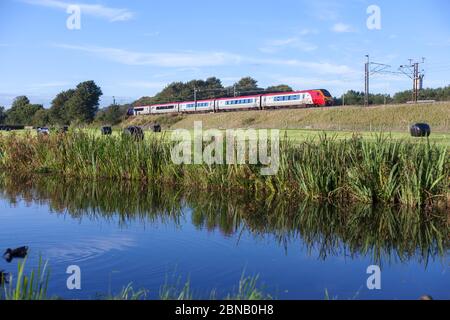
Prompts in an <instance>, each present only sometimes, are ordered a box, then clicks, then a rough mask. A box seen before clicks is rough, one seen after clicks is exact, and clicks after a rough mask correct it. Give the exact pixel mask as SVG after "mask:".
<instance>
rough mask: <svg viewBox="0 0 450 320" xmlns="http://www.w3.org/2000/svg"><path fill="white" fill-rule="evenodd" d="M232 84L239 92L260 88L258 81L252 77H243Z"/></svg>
mask: <svg viewBox="0 0 450 320" xmlns="http://www.w3.org/2000/svg"><path fill="white" fill-rule="evenodd" d="M234 86H235V87H236V90H238V91H240V92H242V91H258V90H261V89H260V88H258V81H256V80H255V79H253V78H252V77H244V78H242V79H241V80H239V81H238V82H236V83H235V84H234Z"/></svg>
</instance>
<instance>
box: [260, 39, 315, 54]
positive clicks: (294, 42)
mask: <svg viewBox="0 0 450 320" xmlns="http://www.w3.org/2000/svg"><path fill="white" fill-rule="evenodd" d="M286 48H294V49H298V50H300V51H305V52H309V51H314V50H316V49H317V48H318V47H317V46H316V45H315V44H312V43H309V42H307V41H304V40H302V39H300V38H299V37H291V38H286V39H276V40H270V41H267V43H266V45H265V46H263V47H262V48H260V49H259V50H260V51H261V52H265V53H276V52H279V51H281V50H283V49H286Z"/></svg>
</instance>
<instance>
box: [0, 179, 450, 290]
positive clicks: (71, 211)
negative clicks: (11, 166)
mask: <svg viewBox="0 0 450 320" xmlns="http://www.w3.org/2000/svg"><path fill="white" fill-rule="evenodd" d="M22 245H27V246H29V248H30V252H29V256H28V259H27V262H26V265H27V269H30V268H37V265H38V261H39V257H40V256H41V257H42V258H43V259H45V260H48V263H49V265H50V269H51V277H50V282H49V294H50V295H57V296H60V297H63V298H77V299H78V298H92V299H93V298H96V297H98V296H99V295H102V294H103V295H105V294H108V293H118V292H119V291H120V290H121V288H122V287H124V286H126V285H127V284H129V283H132V285H133V287H134V288H135V289H144V288H145V289H146V290H147V292H148V293H147V297H148V298H150V299H156V298H158V294H159V291H160V288H161V286H162V285H164V284H165V283H166V284H169V285H172V284H176V283H177V282H178V283H181V285H183V284H184V283H185V282H186V281H187V280H189V281H190V283H191V287H192V289H193V291H194V296H195V297H199V298H201V297H204V298H207V297H209V294H210V292H211V290H212V289H215V290H216V296H218V297H224V296H226V295H227V294H228V293H232V292H235V291H236V288H237V285H238V282H239V279H240V278H241V275H242V274H243V273H245V275H247V276H254V275H259V283H260V287H262V288H263V289H264V292H266V293H268V294H270V295H271V296H273V297H274V298H278V299H324V297H325V291H327V292H328V294H329V295H330V296H331V297H334V298H338V299H354V298H356V299H417V298H418V297H419V296H421V295H423V294H429V295H431V296H433V297H434V298H439V299H450V270H449V259H448V257H449V229H448V222H447V215H446V213H442V212H439V211H437V212H429V213H424V212H421V211H420V210H399V209H392V208H373V207H370V206H365V205H353V206H346V207H345V208H344V207H340V208H339V207H334V206H330V205H318V204H315V203H303V202H301V201H298V200H295V201H294V200H293V199H288V200H286V199H273V198H263V199H255V198H251V195H243V194H236V193H229V194H227V193H223V192H222V193H208V192H194V191H192V190H188V191H184V192H181V191H179V190H172V189H164V188H156V187H150V186H147V187H144V186H142V185H139V184H123V183H122V184H120V183H115V184H111V183H106V182H98V183H94V182H90V181H62V180H57V179H53V178H50V177H47V178H40V179H36V178H34V179H17V178H8V177H3V178H1V179H0V249H1V250H2V251H3V250H5V249H6V248H9V247H18V246H22ZM374 264H376V265H379V266H380V267H381V290H369V289H368V288H367V285H366V281H367V278H368V277H369V276H370V275H369V274H367V273H366V269H367V267H368V266H370V265H374ZM70 265H77V266H79V267H80V268H81V290H68V289H67V287H66V280H67V277H68V274H66V269H67V267H68V266H70ZM16 268H17V260H14V261H13V262H11V263H7V262H6V261H5V260H4V259H0V270H1V269H5V270H6V271H7V272H11V273H13V274H15V273H16Z"/></svg>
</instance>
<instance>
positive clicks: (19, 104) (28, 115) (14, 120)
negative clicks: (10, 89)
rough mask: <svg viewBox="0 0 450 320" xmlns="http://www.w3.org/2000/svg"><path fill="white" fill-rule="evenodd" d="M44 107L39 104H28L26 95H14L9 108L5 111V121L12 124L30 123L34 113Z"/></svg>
mask: <svg viewBox="0 0 450 320" xmlns="http://www.w3.org/2000/svg"><path fill="white" fill-rule="evenodd" d="M41 109H44V107H43V106H42V105H41V104H30V100H29V99H28V98H27V97H26V96H19V97H16V98H15V99H14V101H13V104H12V106H11V108H10V109H9V110H8V111H6V121H5V122H6V123H7V124H13V125H30V124H31V122H32V118H33V116H34V114H35V113H36V112H37V111H38V110H41Z"/></svg>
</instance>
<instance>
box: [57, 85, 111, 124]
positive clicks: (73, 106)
mask: <svg viewBox="0 0 450 320" xmlns="http://www.w3.org/2000/svg"><path fill="white" fill-rule="evenodd" d="M102 94H103V93H102V90H101V89H100V87H98V86H97V85H96V84H95V82H94V81H85V82H82V83H80V84H78V85H77V88H76V89H75V92H74V93H73V95H72V96H71V97H70V98H69V99H68V100H67V102H66V103H65V104H64V106H65V108H66V109H65V111H66V112H67V115H68V117H69V119H70V121H71V122H72V121H76V122H81V123H86V122H92V120H94V117H95V114H96V113H97V111H98V104H99V100H100V96H101V95H102Z"/></svg>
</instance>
